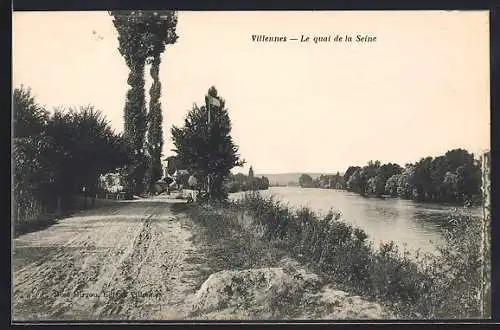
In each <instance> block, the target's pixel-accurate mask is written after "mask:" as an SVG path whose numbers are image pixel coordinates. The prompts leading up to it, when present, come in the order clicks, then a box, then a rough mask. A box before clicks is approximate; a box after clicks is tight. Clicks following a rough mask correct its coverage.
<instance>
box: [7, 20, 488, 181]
mask: <svg viewBox="0 0 500 330" xmlns="http://www.w3.org/2000/svg"><path fill="white" fill-rule="evenodd" d="M12 24H13V27H12V31H13V49H12V54H13V86H14V87H19V86H20V85H21V84H22V85H24V86H25V87H30V88H31V89H32V92H33V94H34V95H35V98H36V100H37V102H38V103H39V104H41V105H44V106H45V107H46V108H47V109H48V110H53V108H54V107H57V106H65V107H72V106H74V107H77V106H81V105H88V104H91V105H93V106H95V107H96V108H98V109H100V110H101V111H102V112H103V113H104V114H105V116H106V118H107V119H108V120H109V121H110V124H111V125H112V127H113V128H114V129H115V130H116V131H117V132H121V131H122V130H123V108H124V104H125V95H126V92H127V90H128V85H127V76H128V68H127V66H126V64H125V61H124V59H123V58H122V57H121V55H120V53H119V52H118V40H117V34H116V31H115V28H114V26H113V23H112V19H111V17H110V16H109V15H108V13H107V12H15V13H14V14H13V21H12ZM488 24H489V23H488V12H487V11H466V12H465V11H464V12H460V11H433V12H432V11H415V12H411V11H408V12H405V11H397V12H396V11H393V12H382V11H381V12H376V11H371V12H363V11H357V12H353V11H349V12H331V11H321V12H318V11H308V12H296V11H294V12H287V11H283V12H276V11H273V12H193V11H190V12H180V13H179V18H178V25H177V34H178V35H179V39H178V41H177V43H176V44H174V45H169V46H167V49H166V51H165V53H164V54H163V55H162V64H161V67H160V80H161V83H162V98H161V103H162V111H163V119H164V122H163V132H164V139H165V142H166V143H165V146H164V154H165V156H168V155H171V154H173V153H172V151H171V149H173V144H172V141H171V134H170V128H171V127H172V125H176V126H179V125H182V124H183V120H184V118H185V116H186V114H187V112H188V111H189V109H191V107H192V104H193V103H194V102H196V103H198V104H202V103H203V101H204V95H205V94H206V92H207V90H208V88H209V87H210V86H212V85H214V86H215V87H216V88H217V90H218V92H219V95H221V96H222V97H223V98H224V99H225V100H226V106H227V108H228V109H229V116H230V118H231V121H232V127H233V129H232V136H233V139H234V141H235V143H236V144H237V145H238V146H239V151H240V154H241V156H242V158H244V159H245V160H246V162H247V163H246V165H245V166H244V167H243V168H237V169H236V172H239V171H242V172H246V171H248V168H249V166H250V165H251V166H253V168H254V171H255V173H257V174H259V173H262V174H265V173H269V174H271V173H286V172H323V173H335V172H337V171H341V172H343V171H345V170H346V169H347V167H349V166H351V165H364V164H366V163H367V162H368V161H369V160H380V161H381V162H396V163H398V164H400V165H404V164H405V163H409V162H415V161H418V160H419V159H420V158H421V157H425V156H438V155H441V154H444V153H445V152H446V151H447V150H450V149H453V148H465V149H467V150H468V151H470V152H474V153H478V152H481V151H483V150H485V149H489V146H490V104H489V100H490V99H489V95H490V90H489V88H490V86H489V81H490V80H489V25H488ZM94 31H95V34H94ZM260 34H263V35H267V36H278V37H279V36H287V37H288V38H299V39H300V38H301V35H304V36H310V38H311V41H310V42H308V43H301V42H299V41H288V42H285V43H269V42H262V43H258V42H252V35H260ZM336 34H339V35H346V34H349V35H351V36H353V37H354V39H355V37H356V35H358V34H359V35H368V36H376V40H377V41H376V42H372V43H356V42H352V43H346V42H338V43H334V42H330V43H314V42H313V41H312V40H313V37H314V36H328V35H331V36H332V38H333V37H334V36H335V35H336ZM145 76H146V100H148V99H149V94H148V91H149V87H150V85H151V79H150V77H149V70H147V71H146V72H145Z"/></svg>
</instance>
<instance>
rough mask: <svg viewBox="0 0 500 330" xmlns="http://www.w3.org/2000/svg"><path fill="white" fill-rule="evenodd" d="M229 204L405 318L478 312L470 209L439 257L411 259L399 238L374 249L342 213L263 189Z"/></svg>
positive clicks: (213, 220)
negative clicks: (294, 202)
mask: <svg viewBox="0 0 500 330" xmlns="http://www.w3.org/2000/svg"><path fill="white" fill-rule="evenodd" d="M215 209H216V208H212V209H205V212H208V213H210V212H214V211H210V210H215ZM229 209H231V210H232V211H231V212H238V213H239V214H240V215H241V214H243V217H246V218H247V219H250V220H249V221H252V222H253V227H252V226H246V228H254V229H255V228H261V229H262V231H261V232H262V233H261V234H259V235H257V236H258V238H260V239H262V240H263V241H267V242H273V243H276V244H278V245H280V246H281V247H283V248H284V249H286V250H287V251H288V252H289V253H291V254H292V255H293V256H294V257H296V258H297V259H298V260H302V261H304V262H308V263H310V264H311V265H312V266H313V267H314V268H315V269H316V270H317V271H320V272H322V273H323V274H325V275H326V276H327V277H329V278H330V279H331V280H332V281H335V282H336V283H340V284H342V285H345V286H347V287H348V288H349V289H350V290H351V291H354V292H357V293H358V294H363V295H365V296H369V297H371V298H374V299H376V300H378V301H380V302H382V303H385V304H388V305H389V306H390V308H391V309H392V310H394V311H395V312H397V313H399V314H400V316H401V317H403V318H473V317H478V316H479V300H478V299H479V292H478V290H479V288H480V266H481V264H480V262H479V260H480V258H479V247H478V244H479V242H480V231H479V228H480V226H479V224H478V221H477V220H476V219H474V218H473V217H472V216H471V215H470V213H469V212H468V211H467V210H466V209H464V210H461V211H457V212H454V213H453V214H451V215H450V228H449V229H448V231H447V234H446V240H447V244H446V245H444V246H442V247H441V248H440V249H439V253H438V255H436V256H432V255H421V254H418V253H417V255H415V256H412V255H410V253H409V252H408V251H406V250H404V251H399V250H398V248H397V246H396V245H395V244H394V242H388V243H384V244H382V245H381V246H380V248H379V249H374V247H373V246H372V244H371V243H369V242H368V241H367V235H366V233H365V232H364V231H363V230H361V229H359V228H355V227H353V226H351V225H350V224H347V223H345V222H343V221H341V214H340V213H339V212H334V211H333V210H332V211H330V212H329V213H328V214H327V215H326V216H323V217H322V216H319V215H318V214H315V213H314V212H312V211H311V210H309V209H307V208H302V209H299V210H296V211H294V210H292V209H290V208H289V207H288V206H287V205H284V204H283V203H282V202H280V201H279V200H276V199H275V198H274V197H270V198H263V197H262V196H261V195H260V194H259V193H256V192H250V193H246V194H245V196H244V197H243V199H241V200H239V201H236V202H234V203H233V204H232V206H231V207H230V208H229ZM226 210H227V208H226ZM217 212H219V214H220V209H219V211H217ZM222 213H224V211H222ZM245 214H246V215H245ZM204 218H206V219H210V220H208V223H207V225H208V226H211V227H215V228H217V227H219V226H220V227H221V228H226V229H227V228H228V227H231V226H232V227H233V228H238V229H242V228H243V227H241V226H238V225H237V224H235V222H234V221H233V222H231V221H230V220H229V219H228V217H224V216H220V215H219V216H211V217H210V216H204ZM220 221H223V223H220ZM247 230H248V229H247ZM219 234H220V235H223V233H222V232H219ZM254 234H255V233H254Z"/></svg>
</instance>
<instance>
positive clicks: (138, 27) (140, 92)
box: [110, 10, 152, 194]
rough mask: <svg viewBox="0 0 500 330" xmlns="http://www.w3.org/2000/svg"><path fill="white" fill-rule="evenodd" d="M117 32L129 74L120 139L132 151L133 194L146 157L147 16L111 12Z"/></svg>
mask: <svg viewBox="0 0 500 330" xmlns="http://www.w3.org/2000/svg"><path fill="white" fill-rule="evenodd" d="M110 15H111V16H113V24H114V26H115V28H116V30H117V32H118V44H119V47H118V50H119V51H120V54H121V55H122V56H123V58H124V59H125V63H126V64H127V66H128V68H129V70H130V72H129V76H128V79H127V83H128V84H129V85H130V89H129V90H128V92H127V97H126V101H125V108H124V126H125V127H124V137H125V138H126V139H127V140H128V141H129V143H130V145H131V146H132V148H133V150H134V154H133V162H132V164H131V165H130V166H129V167H128V169H127V171H126V173H125V182H126V185H127V186H128V189H129V190H132V192H134V193H136V194H141V193H142V192H143V191H144V175H145V173H146V167H147V166H148V156H147V154H146V148H145V147H146V145H145V143H146V131H147V112H146V100H145V94H144V68H145V64H146V63H145V62H146V58H147V57H148V55H149V54H150V53H151V51H150V48H151V47H152V46H151V43H150V39H151V35H150V34H149V35H148V34H147V33H146V31H147V28H148V24H149V23H148V20H147V19H148V15H146V14H145V13H144V12H143V11H126V10H117V11H111V12H110Z"/></svg>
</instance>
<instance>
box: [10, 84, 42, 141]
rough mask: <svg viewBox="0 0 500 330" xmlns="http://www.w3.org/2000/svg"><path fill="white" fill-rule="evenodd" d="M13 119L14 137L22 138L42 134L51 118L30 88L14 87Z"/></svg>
mask: <svg viewBox="0 0 500 330" xmlns="http://www.w3.org/2000/svg"><path fill="white" fill-rule="evenodd" d="M12 106H13V111H12V115H13V116H12V117H13V118H12V121H13V126H14V137H15V138H22V137H27V136H33V135H37V134H40V133H41V132H42V131H43V129H44V127H45V125H46V124H47V121H48V119H49V113H48V111H47V110H45V109H44V108H42V107H40V106H39V105H38V104H37V103H36V101H35V98H34V96H33V95H32V93H31V89H30V88H24V86H21V88H16V89H14V97H13V105H12Z"/></svg>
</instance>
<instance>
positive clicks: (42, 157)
mask: <svg viewBox="0 0 500 330" xmlns="http://www.w3.org/2000/svg"><path fill="white" fill-rule="evenodd" d="M26 100H30V101H29V102H26ZM13 103H14V107H13V109H14V117H16V118H17V119H18V120H17V122H16V125H17V126H18V127H23V129H22V130H21V129H20V130H18V132H22V131H24V132H29V133H25V134H22V135H24V136H22V137H20V136H17V137H16V136H15V137H14V143H13V163H14V164H13V165H14V200H15V203H16V208H17V209H18V211H17V213H16V217H17V218H16V219H17V220H16V221H23V219H24V220H29V219H27V218H26V217H27V215H25V216H23V215H22V214H21V213H22V212H24V211H23V210H27V208H28V207H29V205H35V204H36V205H39V206H37V207H38V208H39V210H38V211H37V212H34V213H33V214H32V216H31V215H30V216H29V218H36V216H37V214H38V215H39V214H41V213H43V212H52V211H54V210H55V209H56V201H55V199H56V197H60V198H61V199H62V205H61V206H62V207H63V208H65V209H68V208H69V207H70V204H69V202H70V197H71V196H72V195H74V194H75V193H77V192H79V191H81V188H82V186H86V187H87V188H88V189H90V190H92V189H95V188H96V184H97V178H98V177H99V175H100V174H104V173H106V172H108V171H110V170H114V169H116V168H118V167H121V166H123V165H124V164H127V163H128V162H129V161H130V155H129V154H130V150H129V148H128V144H127V143H126V141H125V140H124V139H123V138H122V136H121V135H118V134H116V133H115V132H114V131H113V130H112V129H111V127H110V125H109V123H108V122H107V120H106V118H105V117H104V116H103V115H102V113H101V112H100V111H98V110H96V109H94V108H93V107H91V106H85V107H81V108H80V109H79V110H74V109H70V110H56V111H55V112H54V113H53V115H52V116H49V115H48V113H47V112H46V111H45V110H43V109H42V108H41V107H39V106H38V105H37V104H36V102H35V101H34V99H33V97H32V96H31V94H30V92H29V90H28V91H26V90H24V89H22V88H21V89H16V90H15V91H14V99H13ZM40 114H43V115H40ZM26 134H30V135H26ZM23 217H24V218H23ZM25 218H26V219H25Z"/></svg>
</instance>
